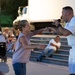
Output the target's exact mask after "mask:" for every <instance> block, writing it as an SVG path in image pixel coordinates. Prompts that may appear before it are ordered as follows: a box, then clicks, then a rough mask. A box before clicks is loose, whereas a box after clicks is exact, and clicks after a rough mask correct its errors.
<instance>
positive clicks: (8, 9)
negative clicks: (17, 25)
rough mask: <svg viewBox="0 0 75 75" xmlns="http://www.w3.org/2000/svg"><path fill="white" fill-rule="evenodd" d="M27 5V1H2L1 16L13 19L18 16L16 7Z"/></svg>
mask: <svg viewBox="0 0 75 75" xmlns="http://www.w3.org/2000/svg"><path fill="white" fill-rule="evenodd" d="M27 5H28V0H2V1H1V10H2V13H3V14H7V15H12V16H13V18H14V19H15V18H16V17H17V16H18V13H17V11H18V7H19V6H27Z"/></svg>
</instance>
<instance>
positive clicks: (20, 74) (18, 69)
mask: <svg viewBox="0 0 75 75" xmlns="http://www.w3.org/2000/svg"><path fill="white" fill-rule="evenodd" d="M13 69H14V71H15V75H26V63H15V64H13Z"/></svg>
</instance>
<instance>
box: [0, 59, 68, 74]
mask: <svg viewBox="0 0 75 75" xmlns="http://www.w3.org/2000/svg"><path fill="white" fill-rule="evenodd" d="M0 71H3V72H4V73H5V75H15V74H14V71H13V68H12V60H11V59H10V58H8V60H7V63H0ZM27 75H69V72H68V67H65V66H58V65H52V64H47V63H41V62H32V61H30V62H29V63H28V64H27Z"/></svg>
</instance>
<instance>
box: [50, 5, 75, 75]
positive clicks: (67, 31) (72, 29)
mask: <svg viewBox="0 0 75 75" xmlns="http://www.w3.org/2000/svg"><path fill="white" fill-rule="evenodd" d="M62 19H63V20H64V21H65V22H67V23H66V26H65V27H64V28H63V27H62V26H61V25H60V23H59V22H58V21H55V25H56V26H57V28H58V29H57V30H58V31H59V32H60V33H62V34H63V35H64V36H67V40H68V45H69V46H71V47H72V48H71V49H70V52H69V53H70V54H69V72H70V75H75V16H74V12H73V9H72V7H70V6H66V7H63V9H62ZM50 29H51V28H50Z"/></svg>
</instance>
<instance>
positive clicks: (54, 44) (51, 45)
mask: <svg viewBox="0 0 75 75" xmlns="http://www.w3.org/2000/svg"><path fill="white" fill-rule="evenodd" d="M50 45H51V46H54V47H56V49H58V48H59V47H58V46H57V45H55V44H53V43H50Z"/></svg>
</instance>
